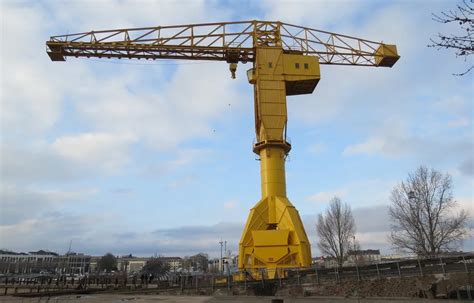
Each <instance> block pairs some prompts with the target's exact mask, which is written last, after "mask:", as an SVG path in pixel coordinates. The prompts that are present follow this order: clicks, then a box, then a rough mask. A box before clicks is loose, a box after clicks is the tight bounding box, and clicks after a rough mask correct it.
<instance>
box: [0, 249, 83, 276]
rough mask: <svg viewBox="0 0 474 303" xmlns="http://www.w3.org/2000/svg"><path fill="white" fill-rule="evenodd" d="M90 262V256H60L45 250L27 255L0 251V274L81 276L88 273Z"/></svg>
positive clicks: (70, 254)
mask: <svg viewBox="0 0 474 303" xmlns="http://www.w3.org/2000/svg"><path fill="white" fill-rule="evenodd" d="M90 260H91V256H88V255H84V254H77V253H68V254H66V255H63V256H60V255H58V254H57V253H55V252H50V251H45V250H39V251H33V252H29V253H17V252H12V251H0V273H2V274H34V273H37V274H39V273H57V274H71V275H73V274H79V275H83V274H86V273H88V272H89V267H90Z"/></svg>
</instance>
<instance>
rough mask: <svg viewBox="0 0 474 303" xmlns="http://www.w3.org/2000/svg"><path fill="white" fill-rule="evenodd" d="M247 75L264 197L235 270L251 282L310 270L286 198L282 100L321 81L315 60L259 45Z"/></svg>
mask: <svg viewBox="0 0 474 303" xmlns="http://www.w3.org/2000/svg"><path fill="white" fill-rule="evenodd" d="M256 51H257V56H256V58H257V61H256V62H255V65H254V68H253V69H252V70H251V71H250V73H248V75H249V81H250V83H252V84H254V85H255V86H254V95H255V96H254V97H255V129H256V136H257V143H256V144H255V145H254V152H255V153H256V154H257V155H259V157H260V174H261V187H262V199H261V200H260V201H259V202H258V203H257V204H256V205H255V206H254V207H253V208H252V209H251V210H250V214H249V217H248V219H247V224H246V226H245V228H244V231H243V233H242V237H241V240H240V243H239V269H240V270H245V271H247V272H250V273H251V274H252V275H253V276H254V278H256V279H260V278H262V275H265V276H264V278H266V279H274V278H275V277H277V276H280V277H281V274H282V273H281V270H283V269H288V268H300V267H309V266H310V265H311V249H310V243H309V241H308V237H307V235H306V232H305V230H304V227H303V223H302V222H301V218H300V216H299V214H298V211H297V210H296V208H295V207H294V206H293V205H292V204H291V202H290V201H289V200H288V198H287V195H286V179H285V158H286V155H287V154H288V152H289V151H290V149H291V145H290V144H289V143H288V142H287V141H286V123H287V110H286V108H287V106H286V96H287V95H294V94H306V93H311V92H312V91H313V90H314V88H315V86H316V84H317V82H318V81H319V62H318V61H317V60H316V59H314V58H313V57H308V56H303V55H298V54H296V55H295V54H284V53H283V51H282V49H281V48H279V47H261V48H258V49H257V50H256Z"/></svg>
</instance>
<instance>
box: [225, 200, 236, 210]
mask: <svg viewBox="0 0 474 303" xmlns="http://www.w3.org/2000/svg"><path fill="white" fill-rule="evenodd" d="M238 204H239V202H238V201H236V200H230V201H227V202H225V203H224V208H225V209H227V210H232V209H234V208H236V207H237V205H238Z"/></svg>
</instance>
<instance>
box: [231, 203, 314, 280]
mask: <svg viewBox="0 0 474 303" xmlns="http://www.w3.org/2000/svg"><path fill="white" fill-rule="evenodd" d="M310 265H311V250H310V244H309V241H308V237H307V235H306V232H305V230H304V227H303V223H302V222H301V218H300V216H299V214H298V211H297V210H296V209H295V207H294V206H293V205H292V204H291V202H290V201H289V200H288V198H286V197H281V196H268V197H266V198H264V199H262V200H260V201H259V202H258V203H257V205H255V207H253V208H252V209H251V210H250V214H249V217H248V219H247V224H246V226H245V229H244V231H243V233H242V238H241V240H240V244H239V270H241V271H245V272H247V273H248V274H250V275H252V277H253V278H254V279H258V280H260V279H262V278H266V279H274V278H277V277H279V276H280V277H281V275H282V270H283V269H289V268H302V267H309V266H310Z"/></svg>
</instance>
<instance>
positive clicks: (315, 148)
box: [308, 142, 328, 155]
mask: <svg viewBox="0 0 474 303" xmlns="http://www.w3.org/2000/svg"><path fill="white" fill-rule="evenodd" d="M327 149H328V146H327V145H326V144H325V143H322V142H319V143H314V144H311V145H310V146H309V147H308V151H309V152H310V153H312V154H315V155H320V154H322V153H324V152H325V151H326V150H327Z"/></svg>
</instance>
